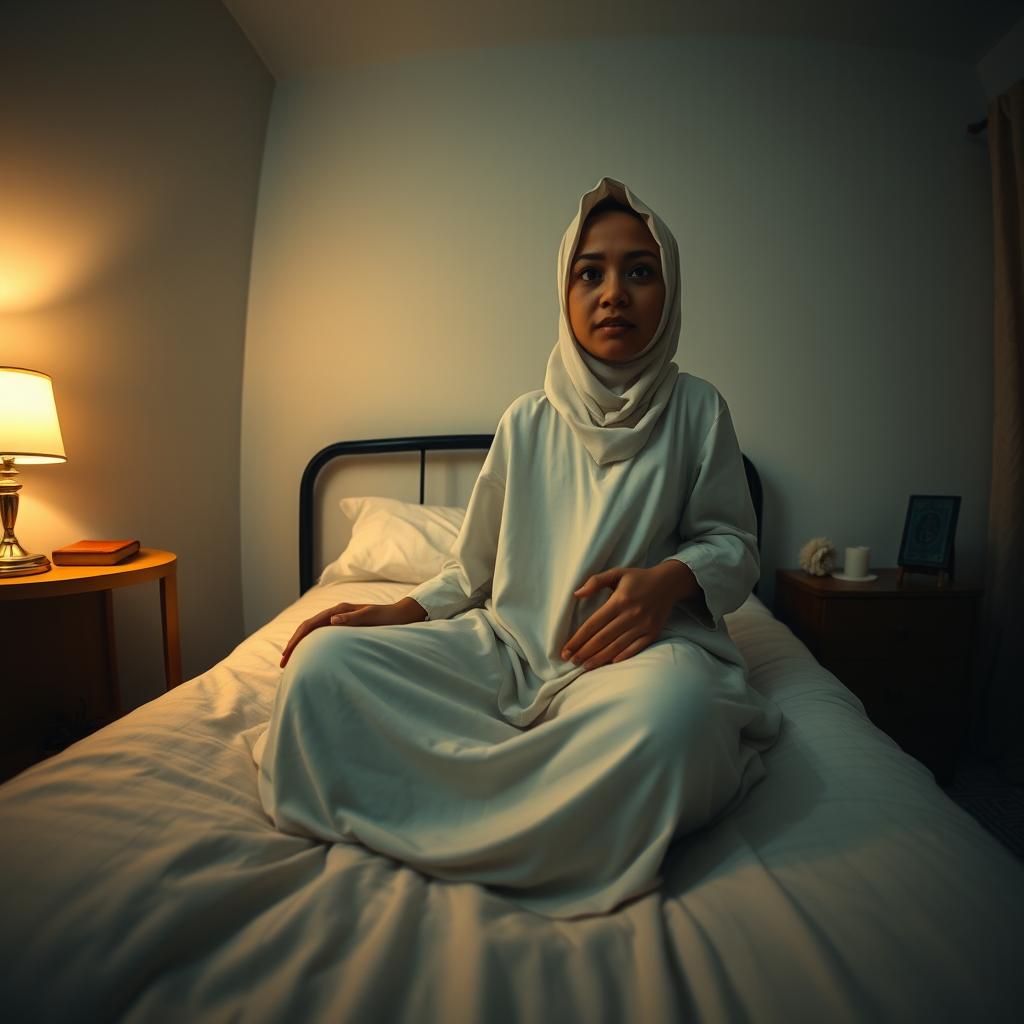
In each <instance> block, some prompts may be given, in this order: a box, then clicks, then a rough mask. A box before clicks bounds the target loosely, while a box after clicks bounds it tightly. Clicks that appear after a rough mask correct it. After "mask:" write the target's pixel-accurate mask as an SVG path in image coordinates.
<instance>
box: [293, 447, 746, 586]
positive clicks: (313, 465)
mask: <svg viewBox="0 0 1024 1024" xmlns="http://www.w3.org/2000/svg"><path fill="white" fill-rule="evenodd" d="M493 440H494V435H493V434H434V435H429V436H425V437H393V438H382V439H379V440H374V441H338V442H336V443H335V444H329V445H328V446H327V447H326V448H321V449H320V451H318V452H317V453H316V455H314V456H313V458H311V459H310V460H309V463H308V464H307V465H306V468H305V469H304V470H303V471H302V481H301V482H300V484H299V594H300V596H301V595H302V594H304V593H305V592H306V591H307V590H309V588H310V587H311V586H313V583H314V581H315V569H314V566H313V511H314V510H313V494H314V488H315V486H316V478H317V476H318V475H319V474H320V471H321V470H322V469H323V468H324V466H326V465H327V463H329V462H331V461H332V460H333V459H336V458H339V457H340V456H343V455H386V454H390V453H392V452H419V453H420V504H421V505H422V504H423V490H424V482H425V480H426V470H427V452H437V451H472V450H484V451H486V450H487V449H488V448H490V447H491V442H492V441H493ZM743 468H744V469H745V470H746V471H747V486H748V487H749V488H750V499H751V501H752V502H753V503H754V513H755V514H756V516H757V549H758V551H760V550H761V505H762V501H763V496H762V490H761V478H760V476H758V473H757V470H756V469H755V468H754V464H753V463H752V462H751V461H750V459H748V458H747V457H746V455H744V456H743ZM754 593H757V587H756V586H755V587H754Z"/></svg>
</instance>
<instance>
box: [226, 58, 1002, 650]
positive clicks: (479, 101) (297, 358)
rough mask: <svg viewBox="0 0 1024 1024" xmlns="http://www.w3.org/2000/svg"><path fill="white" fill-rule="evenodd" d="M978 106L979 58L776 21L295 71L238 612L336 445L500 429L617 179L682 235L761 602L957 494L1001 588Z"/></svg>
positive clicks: (275, 166)
mask: <svg viewBox="0 0 1024 1024" xmlns="http://www.w3.org/2000/svg"><path fill="white" fill-rule="evenodd" d="M983 109H984V91H983V89H982V87H981V84H980V82H979V79H978V77H977V74H976V72H975V71H974V69H973V68H971V67H969V66H967V65H964V64H959V63H954V62H949V61H945V60H937V59H927V58H924V57H916V56H911V55H906V54H900V53H895V52H891V51H886V52H882V51H873V50H868V49H861V48H856V47H844V46H836V45H827V44H813V43H809V42H800V41H787V40H778V39H775V40H771V39H760V40H753V39H727V38H698V39H693V38H690V39H676V40H655V39H629V40H622V41H609V42H587V43H580V44H578V45H576V46H572V47H565V46H564V45H557V46H556V45H551V46H547V45H536V46H528V47H519V48H510V49H507V50H496V51H491V52H478V53H472V54H458V55H452V56H442V57H436V58H423V59H415V60H407V61H402V62H397V63H394V64H389V65H381V66H377V67H371V68H363V69H359V70H354V71H351V72H348V73H344V74H337V75H325V76H319V77H312V78H308V79H305V80H291V81H289V82H286V83H282V84H281V85H279V87H278V89H277V91H276V93H275V96H274V102H273V110H272V114H271V123H270V129H269V134H268V142H267V150H266V157H265V162H264V170H263V182H262V187H261V191H260V205H259V213H258V217H257V223H256V236H255V241H254V252H253V277H252V286H251V289H250V297H249V322H248V329H247V339H246V361H245V383H244V389H243V421H242V422H243V431H242V470H241V473H242V478H241V488H242V490H241V493H242V505H241V508H242V520H241V522H242V565H243V589H244V600H245V627H246V630H247V631H249V630H252V629H254V628H256V627H257V626H259V625H261V624H262V623H263V622H265V621H266V620H267V619H269V618H270V617H271V616H272V615H274V614H275V613H276V612H277V611H278V610H280V609H281V608H282V607H283V606H284V605H285V604H287V603H288V602H290V601H292V600H293V599H294V598H295V597H296V596H297V573H298V570H297V553H296V540H295V537H296V521H297V501H298V498H297V493H298V483H299V477H300V474H301V472H302V468H303V466H304V465H305V463H306V461H307V460H308V458H309V457H310V456H311V455H312V454H313V453H314V452H315V451H317V450H318V449H319V448H320V447H321V446H323V445H324V444H327V443H329V442H331V441H335V440H339V439H346V438H364V437H380V436H391V435H398V434H405V433H434V432H438V433H441V432H445V433H447V432H456V431H489V430H491V429H493V427H494V425H495V423H496V421H497V419H498V417H499V415H500V414H501V412H502V410H503V409H504V408H505V406H506V405H507V404H508V403H509V402H510V401H511V400H512V399H513V398H514V397H515V396H516V395H518V394H520V393H522V392H524V391H527V390H530V389H532V388H537V387H540V386H542V383H543V374H544V366H545V361H546V358H547V355H548V352H549V350H550V348H551V346H552V344H553V342H554V339H555V331H556V318H557V302H556V297H555V291H554V265H555V255H556V250H557V246H558V241H559V239H560V237H561V234H562V232H563V230H564V228H565V226H566V224H567V223H568V222H569V220H570V218H571V217H572V216H573V214H574V212H575V205H576V202H577V200H578V197H579V195H580V193H581V192H582V191H584V190H585V189H587V188H589V187H590V186H591V185H593V184H594V182H595V181H596V180H597V179H598V178H599V177H600V175H602V174H608V175H612V176H614V177H618V178H621V179H622V180H624V181H626V182H627V183H629V184H630V185H631V186H632V187H633V188H634V190H635V191H636V192H637V194H638V195H639V196H640V197H641V198H642V199H644V200H645V201H646V202H648V203H650V204H651V205H652V206H653V207H654V208H655V209H657V210H658V211H659V212H660V213H661V215H662V216H663V217H664V218H665V220H666V221H667V222H668V223H669V224H670V225H671V226H672V228H673V230H674V231H675V233H676V236H677V238H678V240H679V246H680V252H681V262H682V273H683V330H682V341H681V344H680V348H679V353H678V361H679V364H680V366H681V367H682V368H683V369H686V370H689V371H691V372H693V373H695V374H698V375H699V376H702V377H705V378H707V379H709V380H711V381H713V382H714V383H715V384H716V385H717V386H718V387H719V388H720V389H721V391H722V392H723V394H724V395H725V397H726V399H727V400H728V402H729V403H730V405H731V408H732V410H733V414H734V418H735V423H736V427H737V430H738V432H739V436H740V440H741V443H742V445H743V447H744V448H745V450H746V451H747V453H748V454H749V455H750V456H751V457H752V458H753V459H754V461H755V462H756V463H757V465H758V466H759V467H760V469H761V471H762V474H763V477H764V483H765V490H766V535H765V545H764V559H763V567H762V579H763V580H764V586H763V589H762V594H763V595H764V596H765V597H766V599H767V600H769V601H770V600H771V596H772V592H773V577H774V570H775V568H776V566H793V565H795V564H796V561H797V553H798V551H799V549H800V546H801V545H802V544H803V542H804V541H806V540H807V539H808V538H809V537H812V536H815V535H819V534H825V535H827V536H829V537H831V538H832V540H833V541H834V542H835V543H836V544H837V545H839V547H840V548H842V547H844V546H846V545H852V544H867V545H870V546H871V548H872V549H873V559H874V562H875V564H879V565H893V564H895V558H896V554H897V550H898V546H899V541H900V536H901V531H902V527H903V520H904V515H905V511H906V507H907V498H908V496H909V495H910V494H913V493H939V494H947V493H951V494H960V495H962V496H963V505H962V509H961V520H960V527H959V531H958V537H957V556H958V565H959V566H960V567H961V569H962V574H963V575H964V576H965V577H975V578H977V577H980V574H981V572H982V569H983V544H984V536H985V522H986V515H987V496H988V482H989V471H990V451H989V446H990V429H991V428H990V423H991V407H990V386H991V362H990V348H991V343H990V339H991V308H990V307H991V252H990V249H991V237H990V233H991V227H990V220H991V212H990V195H989V178H988V163H987V155H986V152H985V149H984V145H983V144H981V143H978V141H977V140H971V139H968V138H967V136H966V133H965V126H966V124H967V123H968V122H969V121H971V120H974V119H976V118H977V117H978V116H979V111H982V110H983ZM412 486H414V485H412ZM411 493H412V494H413V495H414V493H415V491H414V490H413V491H412V492H411ZM333 553H334V552H331V554H333Z"/></svg>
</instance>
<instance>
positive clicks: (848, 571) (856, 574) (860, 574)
mask: <svg viewBox="0 0 1024 1024" xmlns="http://www.w3.org/2000/svg"><path fill="white" fill-rule="evenodd" d="M870 557H871V548H867V547H864V546H863V545H861V546H860V547H855V548H847V549H846V561H845V562H843V571H842V572H834V573H832V575H833V576H834V577H835V578H836V579H837V580H844V581H845V582H846V583H870V582H871V581H872V580H877V579H878V577H877V576H876V575H875V574H874V573H870V572H868V565H869V563H870Z"/></svg>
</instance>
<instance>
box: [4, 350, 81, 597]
mask: <svg viewBox="0 0 1024 1024" xmlns="http://www.w3.org/2000/svg"><path fill="white" fill-rule="evenodd" d="M47 462H67V458H66V456H65V455H64V442H63V440H61V436H60V424H59V423H58V422H57V406H56V404H55V402H54V400H53V382H52V381H51V380H50V378H49V377H48V376H47V375H46V374H45V373H38V372H37V371H35V370H23V369H22V368H21V367H20V366H0V463H2V464H3V465H2V468H0V518H2V520H3V528H4V533H3V539H2V540H0V579H6V578H7V577H9V576H31V575H33V574H35V573H40V572H49V571H50V560H49V559H48V558H47V557H46V555H43V554H32V553H31V552H29V551H26V550H25V549H24V548H23V547H22V546H21V545H20V544H19V543H18V538H17V537H16V536H15V535H14V523H15V520H17V518H18V491H20V490H21V484H20V483H18V482H17V481H16V480H15V478H16V477H17V476H18V475H19V473H18V471H17V470H16V469H15V468H14V464H15V463H17V464H18V465H19V466H32V465H42V464H44V463H47Z"/></svg>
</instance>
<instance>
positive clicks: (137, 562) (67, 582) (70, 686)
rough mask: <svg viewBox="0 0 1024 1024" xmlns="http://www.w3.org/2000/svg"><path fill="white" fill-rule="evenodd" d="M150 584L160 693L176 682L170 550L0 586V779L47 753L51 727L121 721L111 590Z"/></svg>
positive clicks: (144, 551) (59, 568) (57, 568)
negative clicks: (154, 587) (156, 591)
mask: <svg viewBox="0 0 1024 1024" xmlns="http://www.w3.org/2000/svg"><path fill="white" fill-rule="evenodd" d="M152 580H159V581H160V610H161V622H162V626H163V647H164V681H165V684H166V688H167V689H168V690H169V689H170V688H171V687H172V686H177V685H178V684H179V683H180V682H181V649H180V640H179V634H178V590H177V558H176V557H175V556H174V555H173V554H171V552H169V551H159V550H157V549H156V548H140V549H139V551H138V552H137V553H136V554H135V555H133V556H132V557H131V558H129V559H128V560H127V561H124V562H121V563H119V564H117V565H54V566H53V567H52V568H51V569H50V571H49V572H45V573H39V574H36V575H33V576H15V577H12V578H10V579H0V623H2V626H0V634H2V636H3V638H4V650H3V684H2V687H0V695H2V698H3V702H4V703H3V716H2V717H0V781H2V780H4V779H7V778H10V777H11V776H12V775H14V774H16V773H17V772H19V771H21V770H22V769H23V768H27V767H28V766H29V765H30V764H32V763H34V762H35V761H38V760H41V759H42V758H43V757H45V756H47V754H49V753H53V750H52V749H47V743H48V742H52V741H47V740H46V733H47V731H48V730H49V731H51V732H52V731H53V723H54V722H55V721H57V720H60V719H64V720H66V721H71V722H78V723H79V727H80V731H81V732H82V733H83V734H84V732H88V731H92V730H94V729H97V728H99V727H100V726H102V725H106V724H107V723H108V722H111V721H113V720H114V719H115V718H118V717H120V715H121V714H123V709H122V707H121V694H120V689H119V686H118V680H117V657H116V652H115V649H114V615H113V590H114V589H115V588H117V587H129V586H134V585H135V584H138V583H145V582H148V581H152ZM74 738H78V737H77V736H76V737H74Z"/></svg>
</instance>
